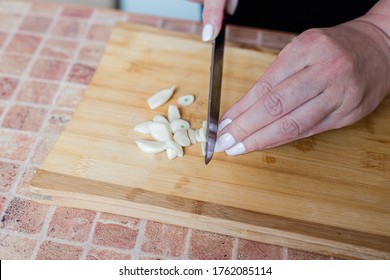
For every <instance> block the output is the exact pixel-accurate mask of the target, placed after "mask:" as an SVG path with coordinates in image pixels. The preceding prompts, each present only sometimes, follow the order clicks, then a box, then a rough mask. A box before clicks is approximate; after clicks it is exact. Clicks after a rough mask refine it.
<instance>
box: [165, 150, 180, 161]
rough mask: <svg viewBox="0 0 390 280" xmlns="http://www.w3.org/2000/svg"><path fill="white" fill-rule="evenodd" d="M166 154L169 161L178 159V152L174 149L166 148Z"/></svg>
mask: <svg viewBox="0 0 390 280" xmlns="http://www.w3.org/2000/svg"><path fill="white" fill-rule="evenodd" d="M166 153H167V157H168V159H169V160H172V159H174V158H176V157H177V155H178V153H177V150H176V149H173V148H166Z"/></svg>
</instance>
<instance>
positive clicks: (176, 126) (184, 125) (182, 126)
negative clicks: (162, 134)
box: [171, 119, 190, 133]
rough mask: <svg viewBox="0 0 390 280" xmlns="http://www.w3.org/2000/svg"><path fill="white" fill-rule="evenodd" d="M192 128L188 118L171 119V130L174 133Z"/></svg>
mask: <svg viewBox="0 0 390 280" xmlns="http://www.w3.org/2000/svg"><path fill="white" fill-rule="evenodd" d="M189 128H190V123H189V122H187V121H186V120H182V119H175V120H173V121H171V130H172V132H173V133H176V131H179V130H187V129H189Z"/></svg>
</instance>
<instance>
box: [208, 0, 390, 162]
mask: <svg viewBox="0 0 390 280" xmlns="http://www.w3.org/2000/svg"><path fill="white" fill-rule="evenodd" d="M206 2H207V1H206ZM209 2H219V5H220V6H219V8H217V7H213V8H212V9H209V10H208V11H206V12H205V13H206V14H205V15H206V16H207V19H208V20H209V22H210V21H211V18H213V17H216V14H220V13H221V12H220V7H221V6H223V5H222V3H223V2H224V1H209ZM385 2H386V1H385ZM387 3H388V2H387ZM212 14H214V16H212ZM219 20H220V17H217V18H215V19H214V22H213V24H215V26H217V27H218V25H217V24H216V22H217V21H218V22H219ZM389 91H390V38H389V36H388V35H386V33H385V32H383V30H381V29H379V28H378V27H377V26H375V25H374V24H372V23H371V22H368V21H366V20H365V19H357V20H353V21H351V22H348V23H345V24H341V25H338V26H336V27H332V28H323V29H311V30H308V31H306V32H304V33H302V34H301V35H299V36H298V37H296V38H295V40H294V41H293V42H292V43H290V44H289V45H287V46H286V47H285V48H284V49H283V50H282V51H281V53H280V54H279V56H278V57H277V58H276V59H275V61H274V62H273V63H272V64H271V66H270V67H269V68H268V69H267V70H266V72H265V73H264V74H263V76H262V77H261V78H260V79H259V80H258V81H257V82H256V84H255V85H254V86H253V87H252V88H251V89H250V90H249V92H248V93H247V94H246V95H245V96H244V97H243V98H242V99H241V100H239V101H238V102H237V103H235V104H234V105H233V106H232V107H231V108H230V109H229V110H228V111H227V112H226V113H225V114H224V115H223V116H222V118H221V120H222V121H221V122H220V130H221V131H220V132H219V135H218V140H217V144H216V152H222V151H225V150H226V153H227V154H229V155H238V154H243V153H248V152H251V151H255V150H261V149H266V148H271V147H275V146H279V145H282V144H285V143H288V142H291V141H294V140H297V139H300V138H304V137H307V136H310V135H313V134H317V133H320V132H324V131H327V130H331V129H335V128H340V127H343V126H347V125H350V124H353V123H355V122H356V121H358V120H360V119H361V118H363V117H365V116H367V115H368V114H370V113H371V112H372V111H373V110H374V109H375V108H376V107H377V106H378V105H379V103H380V102H381V101H382V100H383V98H384V97H385V96H386V94H387V93H389Z"/></svg>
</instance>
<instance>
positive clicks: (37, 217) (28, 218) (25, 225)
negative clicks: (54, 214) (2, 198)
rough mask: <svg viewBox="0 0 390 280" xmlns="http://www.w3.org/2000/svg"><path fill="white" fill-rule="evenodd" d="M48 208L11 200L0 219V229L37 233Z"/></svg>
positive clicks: (15, 199) (31, 202)
mask: <svg viewBox="0 0 390 280" xmlns="http://www.w3.org/2000/svg"><path fill="white" fill-rule="evenodd" d="M48 210H49V206H47V205H43V204H39V203H36V202H33V201H30V200H25V199H22V198H14V199H12V200H11V202H10V204H9V205H8V207H7V209H6V210H5V214H4V216H3V217H2V219H1V228H4V229H10V230H15V231H19V232H26V233H30V234H34V233H38V232H39V231H40V230H41V228H42V225H43V223H44V221H45V218H46V215H47V211H48Z"/></svg>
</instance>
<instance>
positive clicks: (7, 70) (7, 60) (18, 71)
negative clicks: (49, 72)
mask: <svg viewBox="0 0 390 280" xmlns="http://www.w3.org/2000/svg"><path fill="white" fill-rule="evenodd" d="M0 22H1V20H0ZM30 59H31V57H26V56H21V55H17V54H4V55H2V56H0V73H4V74H11V75H17V76H20V75H22V74H23V73H24V71H25V70H26V68H27V65H28V63H29V62H30Z"/></svg>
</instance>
